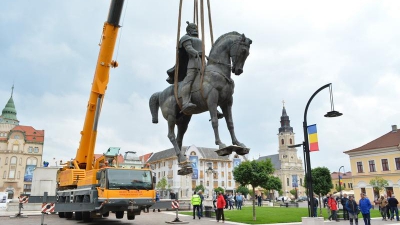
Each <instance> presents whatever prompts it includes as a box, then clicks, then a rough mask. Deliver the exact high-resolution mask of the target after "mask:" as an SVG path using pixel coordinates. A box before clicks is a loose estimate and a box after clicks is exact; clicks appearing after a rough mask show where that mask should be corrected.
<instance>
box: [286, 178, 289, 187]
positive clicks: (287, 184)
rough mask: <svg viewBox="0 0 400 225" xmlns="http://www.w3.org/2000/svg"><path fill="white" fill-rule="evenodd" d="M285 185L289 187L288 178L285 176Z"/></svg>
mask: <svg viewBox="0 0 400 225" xmlns="http://www.w3.org/2000/svg"><path fill="white" fill-rule="evenodd" d="M286 186H288V187H289V178H286Z"/></svg>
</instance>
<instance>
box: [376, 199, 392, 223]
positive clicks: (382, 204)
mask: <svg viewBox="0 0 400 225" xmlns="http://www.w3.org/2000/svg"><path fill="white" fill-rule="evenodd" d="M378 202H379V210H380V212H381V215H382V220H385V221H386V214H387V212H386V209H387V205H388V200H387V199H386V198H385V197H384V196H383V195H382V196H381V198H380V199H379V200H378ZM389 219H390V218H389Z"/></svg>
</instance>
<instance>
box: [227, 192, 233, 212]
mask: <svg viewBox="0 0 400 225" xmlns="http://www.w3.org/2000/svg"><path fill="white" fill-rule="evenodd" d="M232 202H233V197H232V195H231V194H229V195H228V202H227V203H226V204H228V205H229V210H231V209H233V203H232Z"/></svg>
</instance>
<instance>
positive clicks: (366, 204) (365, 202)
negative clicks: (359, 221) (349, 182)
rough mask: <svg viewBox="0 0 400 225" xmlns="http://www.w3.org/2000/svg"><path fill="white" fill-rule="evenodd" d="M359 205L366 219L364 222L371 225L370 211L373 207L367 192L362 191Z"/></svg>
mask: <svg viewBox="0 0 400 225" xmlns="http://www.w3.org/2000/svg"><path fill="white" fill-rule="evenodd" d="M358 205H359V206H360V211H361V214H362V217H363V219H364V224H365V225H371V214H370V211H371V208H372V204H371V202H370V201H369V199H368V198H367V195H366V194H365V193H361V199H360V201H359V203H358Z"/></svg>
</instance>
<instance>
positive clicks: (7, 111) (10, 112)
mask: <svg viewBox="0 0 400 225" xmlns="http://www.w3.org/2000/svg"><path fill="white" fill-rule="evenodd" d="M13 92H14V85H13V87H12V89H11V97H10V99H9V100H8V102H7V104H6V106H5V107H4V109H3V110H2V112H1V116H0V124H11V125H12V126H13V127H14V126H16V125H18V124H19V121H18V119H17V110H16V109H15V104H14V99H13Z"/></svg>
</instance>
